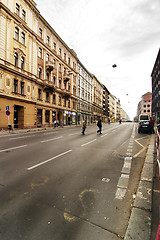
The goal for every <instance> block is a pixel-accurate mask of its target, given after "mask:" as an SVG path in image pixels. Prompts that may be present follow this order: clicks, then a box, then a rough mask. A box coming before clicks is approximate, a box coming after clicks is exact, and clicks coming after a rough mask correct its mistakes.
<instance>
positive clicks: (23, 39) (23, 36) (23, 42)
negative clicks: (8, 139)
mask: <svg viewBox="0 0 160 240" xmlns="http://www.w3.org/2000/svg"><path fill="white" fill-rule="evenodd" d="M21 43H22V44H23V45H24V44H25V34H24V32H22V33H21Z"/></svg>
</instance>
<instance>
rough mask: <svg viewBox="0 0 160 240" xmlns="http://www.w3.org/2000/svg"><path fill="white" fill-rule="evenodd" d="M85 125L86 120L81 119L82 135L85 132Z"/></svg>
mask: <svg viewBox="0 0 160 240" xmlns="http://www.w3.org/2000/svg"><path fill="white" fill-rule="evenodd" d="M86 127H87V121H86V120H83V121H82V134H83V135H84V133H85V130H86Z"/></svg>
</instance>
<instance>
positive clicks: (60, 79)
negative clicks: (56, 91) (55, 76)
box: [59, 79, 61, 88]
mask: <svg viewBox="0 0 160 240" xmlns="http://www.w3.org/2000/svg"><path fill="white" fill-rule="evenodd" d="M59 88H61V79H59Z"/></svg>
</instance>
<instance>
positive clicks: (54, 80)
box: [53, 76, 56, 84]
mask: <svg viewBox="0 0 160 240" xmlns="http://www.w3.org/2000/svg"><path fill="white" fill-rule="evenodd" d="M53 83H54V84H56V76H53Z"/></svg>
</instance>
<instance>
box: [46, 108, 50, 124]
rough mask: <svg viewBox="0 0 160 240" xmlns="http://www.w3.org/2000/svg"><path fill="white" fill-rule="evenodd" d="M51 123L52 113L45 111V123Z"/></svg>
mask: <svg viewBox="0 0 160 240" xmlns="http://www.w3.org/2000/svg"><path fill="white" fill-rule="evenodd" d="M49 122H50V111H49V110H46V111H45V123H49Z"/></svg>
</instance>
